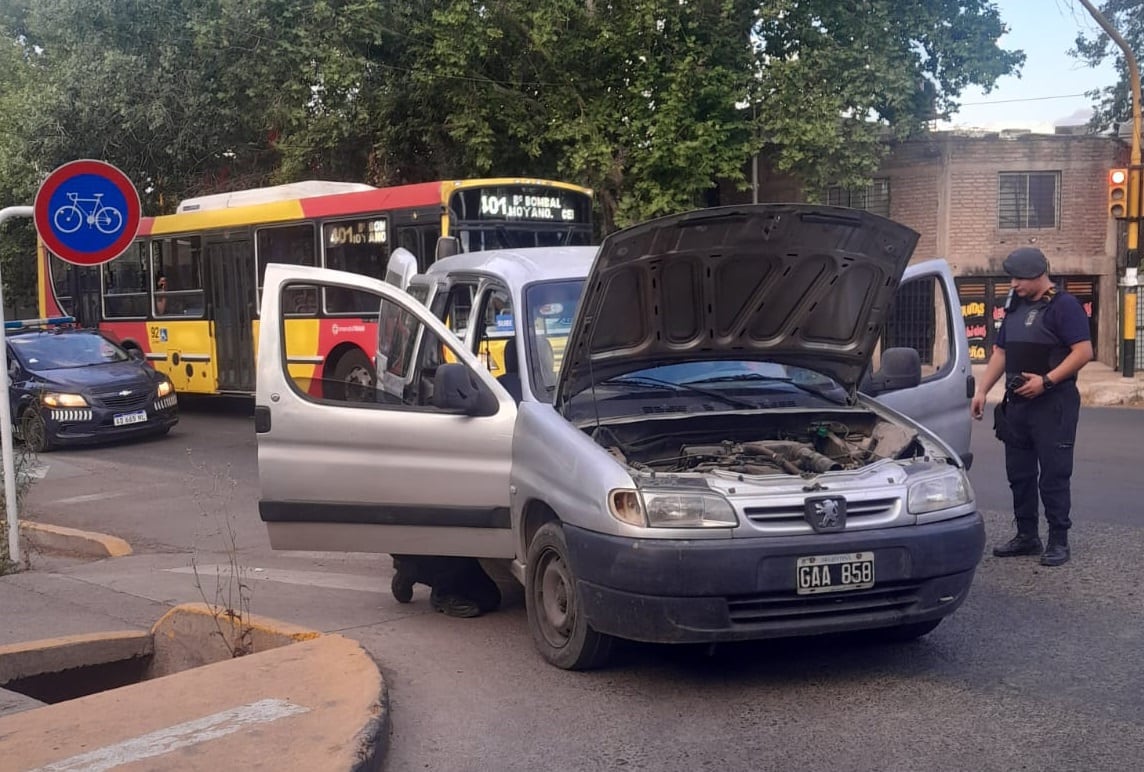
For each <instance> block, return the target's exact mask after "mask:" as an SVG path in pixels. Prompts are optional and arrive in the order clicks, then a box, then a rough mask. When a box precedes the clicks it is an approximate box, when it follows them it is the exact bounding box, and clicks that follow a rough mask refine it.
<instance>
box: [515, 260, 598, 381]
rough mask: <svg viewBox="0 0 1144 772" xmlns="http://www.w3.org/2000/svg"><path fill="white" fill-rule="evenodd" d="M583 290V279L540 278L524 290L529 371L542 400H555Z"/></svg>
mask: <svg viewBox="0 0 1144 772" xmlns="http://www.w3.org/2000/svg"><path fill="white" fill-rule="evenodd" d="M583 291H584V280H583V279H561V280H559V281H548V282H541V283H538V284H532V285H529V286H528V287H526V288H525V290H524V313H525V315H526V317H525V318H526V319H527V325H526V328H525V329H527V330H528V331H529V335H528V340H527V346H528V357H529V368H528V371H529V374H530V378H531V379H532V393H533V394H535V395H536V398H537V399H539V400H541V401H544V402H551V401H552V393H553V392H554V391H555V390H556V374H557V373H558V372H560V362H561V361H562V359H563V357H564V346H565V344H566V343H567V342H568V333H569V332H571V330H572V319H573V317H575V315H576V308H577V306H579V304H580V295H581V294H582V293H583Z"/></svg>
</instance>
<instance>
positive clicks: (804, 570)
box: [794, 552, 874, 595]
mask: <svg viewBox="0 0 1144 772" xmlns="http://www.w3.org/2000/svg"><path fill="white" fill-rule="evenodd" d="M794 574H795V589H796V591H797V593H798V594H799V595H817V594H819V593H823V592H842V591H844V590H863V589H866V588H867V587H873V586H874V553H873V552H847V553H844V554H841V555H812V556H809V557H803V558H798V561H797V563H796V564H795V571H794Z"/></svg>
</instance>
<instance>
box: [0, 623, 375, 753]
mask: <svg viewBox="0 0 1144 772" xmlns="http://www.w3.org/2000/svg"><path fill="white" fill-rule="evenodd" d="M232 618H233V617H232V616H228V615H227V612H226V611H225V610H223V609H220V608H218V607H211V606H208V605H207V604H202V603H195V604H184V605H180V606H176V607H174V608H172V609H171V610H170V611H168V612H167V613H166V614H164V615H163V616H162V617H161V618H160V619H159V620H158V621H157V622H155V624H154V625H153V626H152V628H151V630H150V631H120V632H113V633H99V634H94V635H90V634H89V635H76V636H65V637H61V638H52V639H47V640H43V641H36V642H31V643H23V644H16V645H7V646H3V647H0V684H3V683H8V682H9V681H17V680H18V679H28V678H35V677H36V676H38V675H44V674H46V673H57V674H59V675H56V676H54V678H55V683H64V682H66V681H67V680H68V679H74V678H77V677H81V673H82V670H81V668H83V667H86V666H97V667H98V666H107V665H111V664H114V663H116V662H122V661H125V660H131V661H139V660H140V659H141V658H143V659H144V661H145V664H146V667H145V669H141V670H140V673H141V676H140V678H139V680H136V681H133V682H128V683H126V684H125V685H121V686H118V687H117V688H110V689H104V690H102V691H95V692H91V693H84V696H79V697H72V698H70V699H69V698H68V697H66V696H65V697H63V698H59V697H57V698H56V699H55V700H53V698H51V697H40V699H42V700H46V701H48V702H50V703H53V704H48V705H45V706H43V707H34V708H32V709H29V710H23V711H20V712H16V713H11V714H8V715H0V758H4V759H5V765H7V764H9V763H11V764H13V765H14V766H13V767H12V768H15V769H30V768H41V767H46V768H55V767H58V768H61V769H82V768H90V767H91V766H93V765H94V766H96V767H98V768H105V767H101V766H99V765H100V764H102V763H104V762H106V761H107V760H108V759H117V760H120V761H124V760H125V763H130V762H136V763H150V764H154V765H157V766H159V767H163V768H186V767H194V768H196V769H217V768H219V767H224V768H225V767H228V766H230V765H233V763H234V759H235V758H244V757H248V758H250V759H256V760H257V761H258V763H259V764H262V765H265V764H274V765H275V766H276V767H277V768H284V767H286V766H290V765H295V766H293V767H291V768H302V769H319V768H320V769H331V770H334V769H342V770H353V772H359V771H361V772H364V771H365V770H377V769H380V768H381V766H382V764H383V763H384V759H385V755H386V752H387V751H388V740H389V731H390V706H389V696H388V688H387V685H386V682H385V679H384V678H383V676H382V674H381V668H380V666H379V665H378V663H377V661H376V660H375V659H374V657H373V656H372V655H371V654H370V653H369V652H368V651H366V649H365V648H364V647H363V646H362V645H361V644H360V643H358V642H356V641H354V640H352V639H349V638H346V637H344V636H341V635H337V634H324V633H321V632H320V631H317V630H311V629H307V628H303V627H299V626H297V625H293V624H290V623H287V622H281V621H278V620H274V619H269V618H266V617H254V616H250V617H244V618H243V621H242V625H243V628H244V629H249V630H250V631H252V633H251V636H250V638H249V640H250V641H251V643H252V647H253V648H252V651H251V653H249V654H248V655H245V656H234V654H233V652H232V651H230V650H229V649H228V648H227V645H226V640H225V636H226V632H225V631H226V629H227V625H228V624H229V620H230V619H232ZM220 639H222V640H220ZM259 647H265V648H264V649H262V650H260V648H259ZM164 650H167V651H168V653H170V652H171V651H173V652H174V653H175V657H174V658H172V657H170V656H168V657H166V658H165V659H164V658H163V657H162V656H161V654H162V652H163V651H164ZM188 651H193V652H196V654H195V655H194V656H192V657H190V658H189V659H185V658H182V657H183V656H184V655H185V654H186V653H187V652H188ZM199 661H201V662H202V664H193V663H195V662H199ZM188 664H190V666H187V667H182V668H181V669H179V666H180V665H188ZM172 668H174V669H172ZM25 683H26V682H25ZM9 688H17V689H19V688H23V687H13V686H9ZM24 694H26V695H28V696H31V697H33V698H35V697H36V696H37V695H36V694H35V693H34V689H33V690H32V691H26V692H24ZM58 699H62V700H63V701H56V700H58ZM172 738H174V739H175V740H177V742H174V741H173V740H172Z"/></svg>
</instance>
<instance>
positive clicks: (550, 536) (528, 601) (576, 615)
mask: <svg viewBox="0 0 1144 772" xmlns="http://www.w3.org/2000/svg"><path fill="white" fill-rule="evenodd" d="M524 598H525V608H526V610H527V611H528V628H529V631H530V632H531V633H532V640H533V642H534V643H535V644H536V648H537V649H539V650H540V653H541V655H542V656H543V657H544V658H545V659H546V660H548V661H549V662H550V663H552V664H553V665H555V666H556V667H559V668H563V669H564V670H590V669H592V668H597V667H601V666H602V665H604V664H605V663H606V662H607V660H608V657H609V656H610V655H611V652H612V643H613V641H614V639H613V638H612V637H611V636H609V635H604V634H603V633H599V632H597V631H596V630H593V629H592V626H591V625H589V624H588V619H587V617H586V616H585V614H584V608H583V604H582V603H581V599H580V594H579V592H578V591H577V589H576V575H575V573H574V572H573V570H572V564H571V563H570V562H569V561H568V544H567V542H566V541H565V540H564V529H563V528H562V527H561V525H560V523H559V522H550V523H545V524H544V525H543V526H541V528H540V530H539V531H537V532H536V536H535V537H534V538H533V540H532V543H531V544H529V545H528V570H527V571H526V573H525V590H524Z"/></svg>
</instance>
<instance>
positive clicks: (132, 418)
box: [111, 410, 147, 426]
mask: <svg viewBox="0 0 1144 772" xmlns="http://www.w3.org/2000/svg"><path fill="white" fill-rule="evenodd" d="M111 420H112V422H113V423H114V424H115V425H116V426H127V425H128V424H141V423H144V422H145V421H146V420H147V411H146V410H138V411H136V412H134V413H121V414H119V415H117V416H115V417H114V418H113V419H111Z"/></svg>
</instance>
